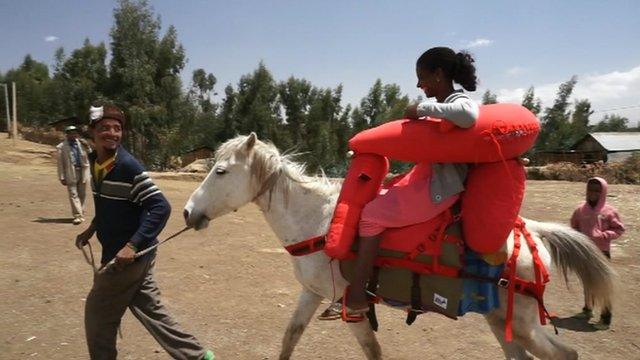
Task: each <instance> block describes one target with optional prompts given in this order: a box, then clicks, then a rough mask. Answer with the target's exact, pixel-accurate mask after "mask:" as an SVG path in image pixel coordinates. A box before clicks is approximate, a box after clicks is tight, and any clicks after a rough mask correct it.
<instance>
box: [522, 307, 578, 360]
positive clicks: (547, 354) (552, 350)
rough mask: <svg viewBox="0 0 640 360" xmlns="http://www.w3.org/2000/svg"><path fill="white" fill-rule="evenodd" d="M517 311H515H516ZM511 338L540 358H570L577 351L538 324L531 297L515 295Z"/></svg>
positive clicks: (561, 359)
mask: <svg viewBox="0 0 640 360" xmlns="http://www.w3.org/2000/svg"><path fill="white" fill-rule="evenodd" d="M516 312H517V313H516ZM513 339H514V341H517V342H518V343H520V344H521V345H522V346H523V347H524V348H525V349H526V350H527V351H528V352H529V353H531V354H532V355H533V356H536V357H538V358H540V359H549V360H556V359H557V360H571V359H577V358H578V353H577V352H576V351H575V350H574V349H572V348H570V347H568V346H567V345H565V344H563V343H562V342H561V341H559V340H558V339H557V338H555V337H553V336H552V335H551V334H548V333H547V331H546V330H545V329H544V328H543V327H542V325H540V319H539V315H538V304H537V303H536V301H535V300H533V299H531V298H525V297H522V296H516V298H515V304H514V316H513Z"/></svg>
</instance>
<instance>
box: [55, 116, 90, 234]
mask: <svg viewBox="0 0 640 360" xmlns="http://www.w3.org/2000/svg"><path fill="white" fill-rule="evenodd" d="M65 134H66V139H65V140H64V141H63V142H61V143H60V144H58V146H56V149H57V150H58V180H59V181H60V183H61V184H62V185H63V186H66V187H67V192H68V194H69V202H70V203H71V213H72V214H73V224H74V225H78V224H80V223H82V222H83V221H84V209H85V199H86V193H87V191H86V189H87V183H88V180H89V179H90V178H91V175H90V174H89V158H88V156H87V154H88V153H89V152H91V148H90V147H89V145H88V144H87V142H86V141H84V140H83V139H80V133H79V132H78V129H77V128H76V127H75V126H73V125H71V126H67V127H66V128H65Z"/></svg>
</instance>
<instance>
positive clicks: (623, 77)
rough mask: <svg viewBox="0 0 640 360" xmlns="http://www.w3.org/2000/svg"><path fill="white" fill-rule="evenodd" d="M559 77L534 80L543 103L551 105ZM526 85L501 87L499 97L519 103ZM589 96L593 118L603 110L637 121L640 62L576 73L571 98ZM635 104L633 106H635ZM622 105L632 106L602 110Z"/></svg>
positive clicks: (499, 99) (639, 117) (599, 115)
mask: <svg viewBox="0 0 640 360" xmlns="http://www.w3.org/2000/svg"><path fill="white" fill-rule="evenodd" d="M566 80H567V79H564V80H562V81H558V82H553V83H547V84H533V86H534V88H535V95H536V97H539V98H540V100H542V105H543V107H547V106H551V105H553V101H554V100H555V98H556V94H557V92H558V87H559V86H560V84H561V83H562V82H564V81H566ZM526 91H527V88H511V89H500V90H498V91H497V92H496V94H497V95H498V101H500V102H513V103H519V102H521V101H522V96H523V95H524V93H525V92H526ZM577 99H588V100H589V101H590V102H591V108H592V109H593V110H595V111H596V113H595V114H594V115H593V117H592V118H593V120H595V121H598V120H599V119H601V118H602V117H603V116H604V115H606V114H611V113H615V114H619V115H622V116H626V117H627V118H629V120H630V121H631V123H632V124H635V122H636V121H640V107H638V106H639V105H640V65H638V66H636V67H634V68H632V69H630V70H628V71H612V72H610V73H606V74H585V75H578V83H577V84H576V87H575V88H574V90H573V93H572V95H571V101H574V100H577ZM634 106H635V107H634ZM623 107H633V108H627V109H620V110H614V111H610V112H609V111H606V112H605V111H603V110H610V109H617V108H623Z"/></svg>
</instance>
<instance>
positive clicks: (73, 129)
mask: <svg viewBox="0 0 640 360" xmlns="http://www.w3.org/2000/svg"><path fill="white" fill-rule="evenodd" d="M72 131H78V128H77V127H75V126H73V125H69V126H67V127H66V128H64V132H66V133H70V132H72Z"/></svg>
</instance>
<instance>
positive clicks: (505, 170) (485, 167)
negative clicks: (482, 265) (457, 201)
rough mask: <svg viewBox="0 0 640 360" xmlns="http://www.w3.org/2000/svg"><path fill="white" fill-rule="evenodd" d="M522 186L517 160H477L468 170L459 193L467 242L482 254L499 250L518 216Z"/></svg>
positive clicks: (521, 176) (523, 172)
mask: <svg viewBox="0 0 640 360" xmlns="http://www.w3.org/2000/svg"><path fill="white" fill-rule="evenodd" d="M524 187H525V171H524V167H523V166H522V164H521V163H520V162H519V161H517V160H507V161H504V162H503V161H501V162H494V163H486V164H478V165H475V166H473V167H472V168H471V169H470V170H469V174H468V175H467V183H466V191H465V192H464V193H463V194H462V230H463V234H464V240H465V242H466V244H467V246H469V247H470V248H471V249H473V250H474V251H476V252H479V253H481V254H487V253H493V252H496V251H498V250H500V248H501V247H502V245H503V244H504V242H505V241H506V240H507V236H508V235H509V233H510V232H511V230H513V227H514V224H515V222H516V220H517V219H518V213H519V212H520V205H521V204H522V199H523V197H524Z"/></svg>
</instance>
